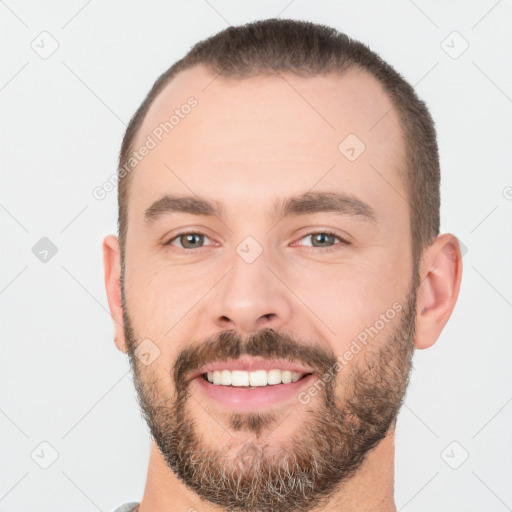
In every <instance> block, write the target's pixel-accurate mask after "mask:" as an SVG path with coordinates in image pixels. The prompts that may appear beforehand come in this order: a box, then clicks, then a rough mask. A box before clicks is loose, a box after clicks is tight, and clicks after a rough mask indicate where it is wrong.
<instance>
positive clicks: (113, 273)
mask: <svg viewBox="0 0 512 512" xmlns="http://www.w3.org/2000/svg"><path fill="white" fill-rule="evenodd" d="M103 266H104V271H105V288H106V291H107V300H108V306H109V309H110V314H111V316H112V320H113V322H114V332H115V344H116V347H117V348H118V349H119V350H120V351H121V352H124V353H125V354H126V353H127V349H126V339H125V335H124V322H123V308H122V302H121V254H120V250H119V241H118V239H117V237H116V236H114V235H108V236H106V237H105V239H104V240H103Z"/></svg>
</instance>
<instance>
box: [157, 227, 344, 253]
mask: <svg viewBox="0 0 512 512" xmlns="http://www.w3.org/2000/svg"><path fill="white" fill-rule="evenodd" d="M318 234H322V235H328V236H332V237H334V238H337V239H338V240H340V241H341V242H342V245H350V242H347V241H346V240H345V239H343V238H341V237H340V236H339V235H338V234H337V233H334V232H333V231H312V232H310V233H306V234H305V235H304V236H302V237H301V238H300V239H299V240H302V239H303V238H305V237H307V236H312V235H318ZM184 235H202V236H205V237H206V238H209V237H208V235H207V234H206V233H203V232H202V231H184V232H183V233H178V234H177V235H175V236H173V237H172V238H171V239H170V240H169V241H168V242H166V243H165V244H164V245H165V246H168V245H170V246H172V247H175V248H176V249H181V250H182V251H185V252H189V253H194V252H196V251H198V250H200V249H204V246H203V247H195V248H193V249H184V248H181V247H176V246H173V245H172V244H171V242H174V240H176V239H178V238H180V237H181V236H184ZM306 247H308V249H310V250H313V252H316V251H322V252H327V253H330V252H334V251H337V250H338V249H339V248H340V247H339V246H337V245H335V246H332V247H309V246H306Z"/></svg>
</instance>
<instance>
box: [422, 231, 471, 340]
mask: <svg viewBox="0 0 512 512" xmlns="http://www.w3.org/2000/svg"><path fill="white" fill-rule="evenodd" d="M419 272H420V285H419V287H418V294H417V301H416V333H415V337H414V346H415V347H416V348H417V349H424V348H429V347H431V346H432V345H433V344H434V343H435V342H436V341H437V340H438V338H439V336H440V335H441V332H442V330H443V329H444V326H445V325H446V323H447V322H448V320H449V318H450V316H451V314H452V312H453V309H454V307H455V304H456V302H457V298H458V295H459V289H460V283H461V278H462V255H461V250H460V244H459V241H458V240H457V237H455V236H454V235H452V234H450V233H445V234H443V235H440V236H438V237H437V238H436V239H435V240H434V242H433V243H432V244H431V245H430V246H429V247H428V248H427V249H425V252H424V255H423V258H422V261H421V264H420V269H419Z"/></svg>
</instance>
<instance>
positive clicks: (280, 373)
mask: <svg viewBox="0 0 512 512" xmlns="http://www.w3.org/2000/svg"><path fill="white" fill-rule="evenodd" d="M303 375H305V374H303V373H297V372H291V371H290V370H268V371H267V370H256V371H254V372H245V371H241V370H233V371H230V370H215V371H214V372H207V376H208V380H209V381H210V382H212V383H213V384H218V385H222V386H267V385H269V384H270V385H272V384H281V383H283V384H289V383H290V382H296V381H298V380H299V379H300V378H301V377H302V376H303Z"/></svg>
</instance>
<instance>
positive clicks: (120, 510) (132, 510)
mask: <svg viewBox="0 0 512 512" xmlns="http://www.w3.org/2000/svg"><path fill="white" fill-rule="evenodd" d="M138 508H139V502H138V501H131V502H130V503H125V504H124V505H121V506H120V507H117V508H116V509H115V510H114V512H137V510H138Z"/></svg>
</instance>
